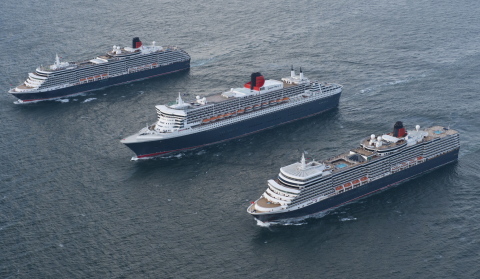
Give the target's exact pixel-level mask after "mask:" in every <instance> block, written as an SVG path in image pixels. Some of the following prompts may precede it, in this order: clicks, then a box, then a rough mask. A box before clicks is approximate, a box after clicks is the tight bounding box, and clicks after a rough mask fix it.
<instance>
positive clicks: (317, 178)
mask: <svg viewBox="0 0 480 279" xmlns="http://www.w3.org/2000/svg"><path fill="white" fill-rule="evenodd" d="M459 149H460V140H459V134H458V132H457V131H455V130H453V129H449V128H445V127H441V126H433V127H430V128H426V129H420V126H419V125H417V126H416V127H415V129H414V130H412V131H406V130H405V127H404V126H403V123H402V122H401V121H398V122H397V123H395V125H394V129H393V132H391V133H387V134H383V135H381V136H378V137H376V136H375V135H371V136H370V137H367V138H364V139H363V140H362V141H361V142H360V146H359V147H357V148H355V149H351V150H350V151H348V152H346V153H344V154H341V155H339V156H335V157H333V158H330V159H327V160H325V161H323V162H318V161H315V160H312V161H309V162H307V160H306V159H305V156H304V155H302V158H301V160H300V162H296V163H294V164H291V165H288V166H285V167H282V168H280V173H279V174H278V176H277V177H276V178H275V179H270V180H268V188H267V190H266V191H265V192H264V193H263V194H262V195H261V196H260V198H258V199H257V200H256V201H255V202H252V203H251V204H250V206H249V207H248V209H247V212H248V213H250V214H251V215H253V217H254V218H255V219H257V220H258V221H261V222H263V223H272V222H273V223H276V222H284V221H285V220H287V221H288V220H292V219H293V220H295V219H298V218H301V219H303V218H307V217H309V216H311V215H317V214H319V213H321V212H323V211H325V212H328V210H331V209H333V208H336V207H339V206H342V205H344V204H346V203H350V202H352V201H355V200H357V199H360V198H363V197H365V196H367V195H370V194H373V193H375V192H378V191H380V190H383V189H386V188H388V187H390V186H394V185H396V184H399V183H401V182H404V181H405V180H408V179H410V178H413V177H415V176H418V175H420V174H422V173H425V172H427V171H430V170H433V169H435V168H438V167H441V166H443V165H445V164H448V163H451V162H454V161H456V160H457V159H458V152H459ZM317 216H318V215H317Z"/></svg>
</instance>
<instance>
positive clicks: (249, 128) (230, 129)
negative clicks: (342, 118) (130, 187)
mask: <svg viewBox="0 0 480 279" xmlns="http://www.w3.org/2000/svg"><path fill="white" fill-rule="evenodd" d="M339 99H340V93H339V94H336V95H333V96H330V97H327V98H324V99H319V100H315V101H313V102H310V103H304V104H301V105H298V106H295V107H290V108H287V109H284V110H279V111H275V112H272V113H269V114H264V115H259V116H258V117H255V118H251V119H246V120H243V121H238V122H235V123H232V124H230V125H226V126H222V127H218V128H212V129H210V130H206V131H202V132H198V133H194V134H189V135H185V136H180V137H176V138H170V139H165V140H156V141H148V142H138V143H125V145H127V146H128V147H129V148H130V149H132V151H133V152H135V154H137V157H138V158H145V157H152V156H159V155H164V154H167V153H171V152H178V151H183V150H187V149H193V148H198V147H202V146H205V145H210V144H215V143H219V142H222V141H227V140H231V139H234V138H238V137H242V136H246V135H248V134H252V133H255V132H259V131H261V130H264V129H268V128H272V127H274V126H277V125H281V124H285V123H288V122H292V121H295V120H298V119H301V118H306V117H310V116H313V115H316V114H319V113H322V112H324V111H327V110H330V109H333V108H335V107H337V106H338V102H339ZM221 121H225V120H221Z"/></svg>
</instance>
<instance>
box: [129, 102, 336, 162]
mask: <svg viewBox="0 0 480 279" xmlns="http://www.w3.org/2000/svg"><path fill="white" fill-rule="evenodd" d="M333 96H335V95H333ZM334 108H335V107H333V108H329V109H326V110H322V111H320V112H316V113H313V114H309V115H307V116H303V117H300V118H296V119H293V120H289V121H287V122H282V123H279V124H277V125H274V126H270V127H267V128H263V129H261V130H257V131H253V132H250V133H247V134H243V135H240V136H236V137H233V138H228V139H224V140H221V141H216V142H212V143H207V144H203V145H198V146H194V147H187V148H182V149H176V150H170V151H163V152H157V153H151V154H146V155H140V156H137V158H146V157H154V156H158V155H161V154H166V153H172V152H177V151H183V150H189V149H195V148H200V147H203V146H208V145H213V144H217V143H221V142H224V141H229V140H233V139H236V138H241V137H246V136H248V135H251V134H254V133H257V132H261V131H263V130H267V129H270V128H272V127H275V126H279V125H283V124H287V123H290V122H293V121H296V120H300V119H304V118H308V117H311V116H314V115H316V114H320V113H323V112H326V111H328V110H331V109H334ZM225 126H228V125H225Z"/></svg>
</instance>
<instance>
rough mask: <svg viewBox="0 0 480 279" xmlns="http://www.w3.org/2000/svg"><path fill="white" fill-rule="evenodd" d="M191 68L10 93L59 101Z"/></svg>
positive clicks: (179, 66) (160, 69) (187, 63)
mask: <svg viewBox="0 0 480 279" xmlns="http://www.w3.org/2000/svg"><path fill="white" fill-rule="evenodd" d="M189 68H190V60H186V61H182V62H176V63H172V64H170V65H165V66H160V67H158V68H153V69H149V70H144V71H140V72H136V73H131V74H126V75H122V76H117V77H111V78H107V79H102V80H98V81H93V82H89V83H84V84H80V85H75V86H70V87H65V88H61V89H57V90H50V91H44V92H36V93H10V94H12V95H13V96H15V97H17V98H18V99H20V100H21V101H23V102H25V103H27V102H36V101H43V100H48V99H57V98H62V97H68V96H74V95H77V94H81V93H85V92H88V91H94V90H98V89H102V88H106V87H110V86H114V85H120V84H124V83H129V82H134V81H138V80H142V79H147V78H152V77H156V76H161V75H166V74H170V73H174V72H178V71H182V70H187V69H189Z"/></svg>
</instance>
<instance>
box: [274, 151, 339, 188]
mask: <svg viewBox="0 0 480 279" xmlns="http://www.w3.org/2000/svg"><path fill="white" fill-rule="evenodd" d="M330 168H331V167H330V166H329V165H326V164H323V163H319V162H317V161H311V162H308V163H306V161H305V155H304V154H302V159H301V161H300V162H299V163H298V162H297V163H294V164H291V165H288V166H286V167H282V168H280V175H279V176H280V177H281V178H282V180H286V181H288V182H291V183H295V184H297V185H301V184H305V183H306V182H308V181H309V180H310V179H311V178H313V177H317V176H319V175H322V176H325V175H329V174H330V173H331V171H330Z"/></svg>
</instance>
